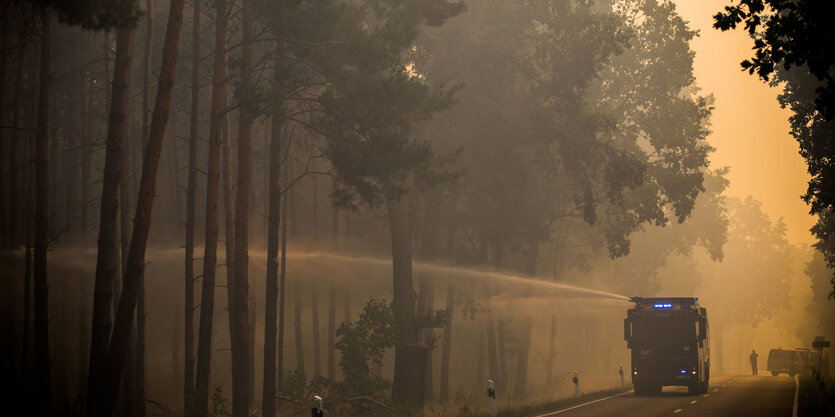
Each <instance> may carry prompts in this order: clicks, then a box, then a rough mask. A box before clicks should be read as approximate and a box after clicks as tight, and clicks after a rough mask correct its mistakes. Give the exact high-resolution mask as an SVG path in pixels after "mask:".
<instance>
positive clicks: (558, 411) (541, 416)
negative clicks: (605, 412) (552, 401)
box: [536, 390, 633, 417]
mask: <svg viewBox="0 0 835 417" xmlns="http://www.w3.org/2000/svg"><path fill="white" fill-rule="evenodd" d="M632 392H633V391H632V390H629V391H627V392H622V393H620V394H615V395H610V396H608V397H604V398H600V399H597V400H594V401H589V402H587V403H582V404H579V405H575V406H574V407H569V408H563V409H562V410H557V411H554V412H550V413H545V414H540V415H538V416H536V417H548V416H555V415H557V414H562V413H564V412H566V411H571V410H574V409H577V408H580V407H585V406H587V405H590V404H594V403H599V402H601V401H606V400H608V399H610V398H615V397H620V396H622V395H626V394H630V393H632Z"/></svg>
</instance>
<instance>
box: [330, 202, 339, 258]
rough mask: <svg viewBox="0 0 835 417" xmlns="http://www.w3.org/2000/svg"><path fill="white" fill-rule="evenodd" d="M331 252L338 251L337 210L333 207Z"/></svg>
mask: <svg viewBox="0 0 835 417" xmlns="http://www.w3.org/2000/svg"><path fill="white" fill-rule="evenodd" d="M331 226H332V228H331V250H332V251H336V250H339V208H338V207H336V206H334V207H333V208H332V212H331Z"/></svg>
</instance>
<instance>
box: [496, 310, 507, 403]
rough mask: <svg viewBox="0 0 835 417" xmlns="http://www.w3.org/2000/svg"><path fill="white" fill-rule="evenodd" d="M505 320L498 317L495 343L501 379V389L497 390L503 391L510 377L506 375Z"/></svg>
mask: <svg viewBox="0 0 835 417" xmlns="http://www.w3.org/2000/svg"><path fill="white" fill-rule="evenodd" d="M506 326H507V322H506V321H504V320H502V319H499V320H498V327H497V328H496V345H497V346H498V355H499V379H500V380H502V387H503V389H502V390H500V391H499V392H501V393H504V392H505V390H504V387H507V386H508V382H509V381H510V379H509V378H508V376H507V356H506V355H505V342H506V341H507V327H506Z"/></svg>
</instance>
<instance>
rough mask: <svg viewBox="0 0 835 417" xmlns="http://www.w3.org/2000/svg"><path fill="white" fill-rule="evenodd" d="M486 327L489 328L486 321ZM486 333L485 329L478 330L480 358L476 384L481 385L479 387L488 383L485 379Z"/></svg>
mask: <svg viewBox="0 0 835 417" xmlns="http://www.w3.org/2000/svg"><path fill="white" fill-rule="evenodd" d="M484 328H485V329H486V328H487V325H486V323H485V326H484ZM485 333H486V332H485V331H479V332H478V360H477V361H476V381H475V386H476V387H479V388H481V387H484V386H485V385H484V384H485V383H486V381H485V380H484V351H485V347H486V346H485V345H486V343H485V341H484V335H485Z"/></svg>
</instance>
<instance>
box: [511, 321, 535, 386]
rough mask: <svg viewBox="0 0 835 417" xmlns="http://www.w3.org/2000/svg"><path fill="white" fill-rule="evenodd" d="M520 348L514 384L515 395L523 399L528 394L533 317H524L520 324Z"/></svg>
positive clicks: (518, 345)
mask: <svg viewBox="0 0 835 417" xmlns="http://www.w3.org/2000/svg"><path fill="white" fill-rule="evenodd" d="M518 334H519V339H518V341H519V343H518V344H517V347H518V349H519V351H518V353H517V356H516V382H515V383H514V384H513V397H514V399H515V400H516V401H523V400H524V399H525V397H526V396H527V394H528V354H529V352H530V350H531V318H530V317H527V316H525V317H522V323H521V326H519V333H518Z"/></svg>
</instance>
